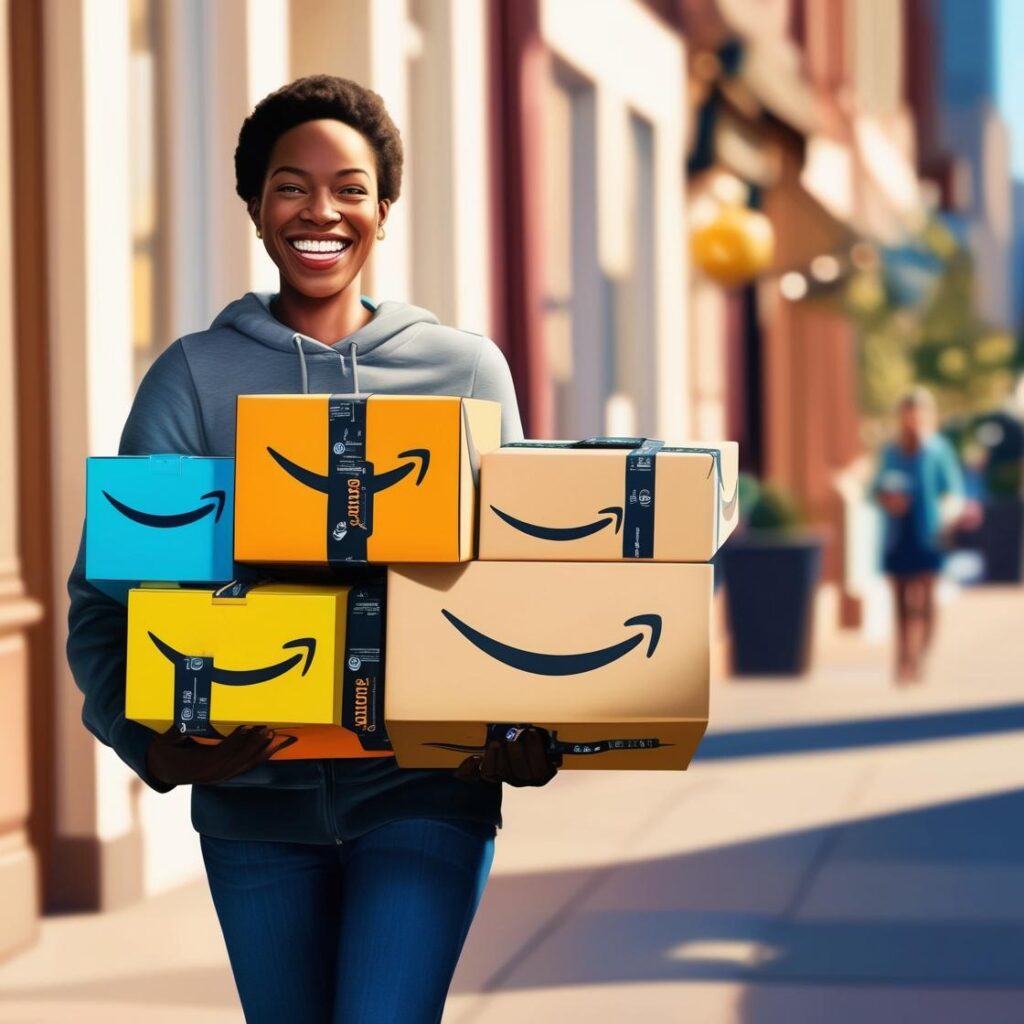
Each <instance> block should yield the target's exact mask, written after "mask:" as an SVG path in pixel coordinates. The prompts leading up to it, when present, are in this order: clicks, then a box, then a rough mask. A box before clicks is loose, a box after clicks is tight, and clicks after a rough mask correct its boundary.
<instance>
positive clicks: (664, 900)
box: [461, 790, 1024, 1021]
mask: <svg viewBox="0 0 1024 1024" xmlns="http://www.w3.org/2000/svg"><path fill="white" fill-rule="evenodd" d="M808 864H810V868H808V867H807V865H808ZM1022 871H1024V790H1021V791H1015V792H1012V793H1009V794H1004V795H999V796H994V797H986V798H983V799H974V800H964V801H958V802H955V803H948V804H944V805H940V806H938V807H932V808H928V809H925V810H915V811H912V812H907V813H901V814H893V815H884V816H879V817H874V818H869V819H865V820H862V821H855V822H850V823H846V824H841V825H837V826H830V827H825V828H820V829H809V830H803V831H797V832H791V833H786V834H783V835H780V836H776V837H772V838H770V839H764V840H758V841H754V842H746V843H739V844H734V845H729V846H721V847H716V848H712V849H707V850H702V851H700V852H699V853H693V854H685V855H682V856H677V857H667V858H662V859H657V860H650V861H643V862H638V863H631V864H626V865H622V866H612V867H602V868H595V869H590V870H585V871H582V872H579V871H577V872H569V871H566V872H537V873H533V874H527V875H513V876H499V877H497V878H495V879H494V880H493V881H492V883H491V887H490V889H489V891H488V895H487V902H488V904H489V906H488V914H487V918H488V922H491V923H490V925H489V926H490V927H496V925H495V924H493V922H495V921H500V920H501V919H502V916H503V914H508V915H514V914H515V912H516V909H515V908H517V907H523V906H529V905H535V902H536V901H542V902H543V901H547V902H549V903H551V902H553V901H555V900H560V902H561V906H560V909H559V910H558V911H557V912H556V913H555V914H554V915H553V916H552V917H553V921H554V924H553V925H546V926H545V928H544V929H543V934H542V935H540V936H538V939H539V941H536V942H534V943H532V944H530V943H528V944H527V946H526V947H525V949H526V951H525V953H523V954H521V955H518V956H517V957H515V958H513V960H512V961H510V962H509V963H508V964H506V965H505V966H504V967H502V968H501V969H500V970H499V971H498V972H497V973H496V974H493V975H492V976H491V977H490V978H489V979H488V980H487V981H486V983H483V984H479V985H475V984H472V983H463V984H462V986H461V990H462V991H493V990H496V989H512V990H515V989H528V988H536V987H548V986H566V985H601V984H618V983H629V982H650V981H683V980H702V981H704V980H723V979H734V980H739V981H744V982H760V983H765V982H767V983H788V984H794V983H795V984H797V985H828V984H840V985H844V986H851V985H854V986H856V985H872V986H892V987H894V988H895V987H899V988H904V987H907V986H915V987H919V988H932V989H939V988H942V987H949V986H958V987H967V988H972V987H978V988H981V987H985V988H1021V987H1024V957H1022V956H1021V955H1020V951H1021V949H1022V948H1024V891H1022V887H1021V886H1020V878H1021V873H1022ZM570 892H571V893H573V895H572V896H571V897H570V898H569V899H568V900H565V895H564V894H565V893H570ZM470 944H471V945H472V940H470ZM758 1019H760V1018H758V1016H757V1015H756V1014H754V1013H748V1014H746V1015H745V1016H744V1020H747V1021H757V1020H758ZM773 1019H774V1018H773Z"/></svg>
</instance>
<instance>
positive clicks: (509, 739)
mask: <svg viewBox="0 0 1024 1024" xmlns="http://www.w3.org/2000/svg"><path fill="white" fill-rule="evenodd" d="M560 763H561V757H560V756H558V755H557V754H555V753H554V752H552V751H551V750H550V748H549V742H548V734H547V732H545V730H543V729H538V728H536V727H535V726H532V725H530V726H527V727H525V728H523V729H510V730H509V731H508V733H506V734H505V735H503V736H502V737H501V738H500V739H490V740H489V741H488V743H487V746H486V747H485V748H484V752H483V753H482V754H473V755H472V756H471V757H467V758H466V760H465V761H463V762H462V764H460V765H459V767H458V768H456V769H455V777H456V778H458V779H463V780H464V781H466V782H473V781H476V780H481V779H482V780H483V781H484V782H507V783H508V784H509V785H510V786H546V785H547V784H548V783H549V782H550V781H551V780H552V779H553V778H554V777H555V776H556V775H557V774H558V768H559V765H560Z"/></svg>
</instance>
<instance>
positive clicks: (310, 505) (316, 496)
mask: <svg viewBox="0 0 1024 1024" xmlns="http://www.w3.org/2000/svg"><path fill="white" fill-rule="evenodd" d="M237 417H238V424H237V427H238V429H237V438H236V442H235V455H236V461H235V489H236V490H235V495H236V496H235V558H236V559H238V560H239V561H243V562H270V563H273V562H278V563H280V562H298V563H328V562H329V563H338V562H459V561H464V560H466V559H468V558H472V557H473V556H474V554H475V529H476V504H477V474H478V468H479V463H478V454H479V453H482V452H487V451H490V450H491V449H492V448H497V447H498V445H499V444H500V442H501V406H500V405H499V403H497V402H487V401H482V400H480V399H469V398H444V397H437V396H420V397H411V396H398V395H370V396H353V395H242V396H240V397H239V399H238V408H237Z"/></svg>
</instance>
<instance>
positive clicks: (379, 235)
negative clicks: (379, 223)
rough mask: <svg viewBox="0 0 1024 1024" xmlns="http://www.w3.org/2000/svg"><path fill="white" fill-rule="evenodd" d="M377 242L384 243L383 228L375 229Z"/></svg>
mask: <svg viewBox="0 0 1024 1024" xmlns="http://www.w3.org/2000/svg"><path fill="white" fill-rule="evenodd" d="M377 241H378V242H383V241H384V228H383V227H379V228H377Z"/></svg>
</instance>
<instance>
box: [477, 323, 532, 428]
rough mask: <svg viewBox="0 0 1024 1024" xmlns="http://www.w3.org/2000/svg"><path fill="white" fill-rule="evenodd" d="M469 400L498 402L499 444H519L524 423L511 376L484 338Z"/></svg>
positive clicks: (498, 351)
mask: <svg viewBox="0 0 1024 1024" xmlns="http://www.w3.org/2000/svg"><path fill="white" fill-rule="evenodd" d="M470 397H471V398H484V399H488V400H489V401H492V402H500V403H501V443H502V444H508V443H509V442H510V441H522V439H523V424H522V421H521V419H520V416H519V402H518V400H517V399H516V388H515V384H514V383H513V382H512V373H511V371H510V370H509V368H508V362H507V361H506V360H505V356H504V354H503V353H502V351H501V349H500V348H498V346H497V345H496V344H495V343H494V342H493V341H492V340H491V339H490V338H484V339H483V346H482V348H481V350H480V355H479V357H478V359H477V364H476V373H475V375H474V377H473V387H472V389H471V390H470Z"/></svg>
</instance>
